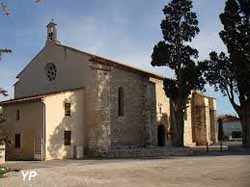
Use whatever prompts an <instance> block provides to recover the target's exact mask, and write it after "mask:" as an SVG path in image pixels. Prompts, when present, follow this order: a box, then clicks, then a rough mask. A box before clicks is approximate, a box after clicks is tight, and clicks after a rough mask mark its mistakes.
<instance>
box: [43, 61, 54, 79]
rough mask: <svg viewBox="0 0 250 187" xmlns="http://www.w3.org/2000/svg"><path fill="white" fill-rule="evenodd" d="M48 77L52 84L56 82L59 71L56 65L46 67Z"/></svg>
mask: <svg viewBox="0 0 250 187" xmlns="http://www.w3.org/2000/svg"><path fill="white" fill-rule="evenodd" d="M45 70H46V76H47V79H48V80H49V81H50V82H51V81H54V80H55V79H56V74H57V69H56V65H55V64H53V63H48V64H47V65H46V68H45Z"/></svg>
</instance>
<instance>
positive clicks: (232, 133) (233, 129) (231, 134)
mask: <svg viewBox="0 0 250 187" xmlns="http://www.w3.org/2000/svg"><path fill="white" fill-rule="evenodd" d="M221 118H222V120H223V132H224V137H225V139H228V140H238V139H241V138H242V128H241V122H240V119H239V118H238V117H236V116H232V115H225V116H222V117H221Z"/></svg>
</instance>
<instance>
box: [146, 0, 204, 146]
mask: <svg viewBox="0 0 250 187" xmlns="http://www.w3.org/2000/svg"><path fill="white" fill-rule="evenodd" d="M192 8H193V5H192V1H191V0H172V1H171V2H170V3H169V4H168V5H166V6H165V7H164V9H163V13H164V15H165V18H164V20H163V21H162V23H161V29H162V34H163V39H164V40H162V41H160V42H159V43H158V44H157V45H156V46H155V47H154V49H153V54H152V62H151V64H152V65H153V66H167V67H169V68H170V69H171V70H172V71H173V72H174V73H175V77H176V79H175V80H171V79H165V80H164V89H165V92H166V95H167V96H168V97H170V98H171V100H172V101H173V102H172V104H173V110H174V111H175V113H176V116H175V121H176V127H175V129H173V130H172V133H173V136H177V137H178V140H174V141H175V143H174V144H176V145H181V146H182V145H183V126H184V121H183V115H184V110H185V109H186V107H187V106H186V105H187V101H188V96H189V95H190V93H191V91H192V90H195V89H203V87H204V85H205V81H204V79H203V77H202V72H201V66H200V65H199V64H198V63H197V61H196V59H197V58H198V51H197V49H195V48H192V47H191V46H190V45H189V43H190V42H191V41H192V39H193V38H194V37H195V36H196V35H197V34H198V33H199V31H200V30H199V27H198V19H197V16H196V13H194V12H192Z"/></svg>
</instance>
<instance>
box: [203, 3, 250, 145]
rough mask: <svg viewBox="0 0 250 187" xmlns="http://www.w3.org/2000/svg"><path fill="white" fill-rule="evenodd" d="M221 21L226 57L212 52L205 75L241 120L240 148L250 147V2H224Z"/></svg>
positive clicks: (222, 53)
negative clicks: (241, 140) (225, 97)
mask: <svg viewBox="0 0 250 187" xmlns="http://www.w3.org/2000/svg"><path fill="white" fill-rule="evenodd" d="M220 20H221V23H222V24H223V26H224V28H223V30H222V31H221V32H220V37H221V39H222V41H223V42H224V44H225V45H226V47H227V50H228V54H229V55H227V54H225V53H224V52H221V53H220V54H217V53H216V52H211V53H210V60H207V61H206V63H205V65H206V66H205V67H204V70H205V76H206V79H207V80H208V82H209V83H210V84H211V85H214V87H215V89H216V90H220V91H221V92H222V93H223V94H224V95H225V96H227V97H228V98H229V101H230V102H231V104H232V106H233V108H234V109H235V111H236V112H237V114H238V115H239V117H240V119H241V124H242V132H243V145H244V146H247V147H250V0H227V1H226V6H225V10H224V12H223V13H222V14H221V15H220Z"/></svg>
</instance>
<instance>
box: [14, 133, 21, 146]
mask: <svg viewBox="0 0 250 187" xmlns="http://www.w3.org/2000/svg"><path fill="white" fill-rule="evenodd" d="M15 148H16V149H20V148H21V134H15Z"/></svg>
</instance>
